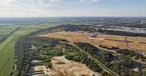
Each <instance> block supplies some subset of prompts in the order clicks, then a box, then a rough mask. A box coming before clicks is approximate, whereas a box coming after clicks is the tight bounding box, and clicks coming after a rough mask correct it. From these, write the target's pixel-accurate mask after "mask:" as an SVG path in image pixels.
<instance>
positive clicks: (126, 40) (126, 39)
mask: <svg viewBox="0 0 146 76" xmlns="http://www.w3.org/2000/svg"><path fill="white" fill-rule="evenodd" d="M125 43H126V48H129V45H128V37H127V36H126V37H125Z"/></svg>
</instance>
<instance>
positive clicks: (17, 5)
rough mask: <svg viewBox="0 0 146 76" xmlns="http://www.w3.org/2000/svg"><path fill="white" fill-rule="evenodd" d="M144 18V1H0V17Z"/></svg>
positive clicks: (145, 13)
mask: <svg viewBox="0 0 146 76" xmlns="http://www.w3.org/2000/svg"><path fill="white" fill-rule="evenodd" d="M42 16H43V17H47V16H146V0H0V17H42Z"/></svg>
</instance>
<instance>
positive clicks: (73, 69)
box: [48, 56, 100, 76]
mask: <svg viewBox="0 0 146 76" xmlns="http://www.w3.org/2000/svg"><path fill="white" fill-rule="evenodd" d="M52 64H53V69H50V70H49V71H48V75H50V76H93V75H94V76H100V74H98V73H96V72H93V71H92V70H90V69H89V68H88V67H87V66H86V65H85V64H82V63H78V62H74V61H70V60H66V59H65V58H64V56H60V57H53V58H52Z"/></svg>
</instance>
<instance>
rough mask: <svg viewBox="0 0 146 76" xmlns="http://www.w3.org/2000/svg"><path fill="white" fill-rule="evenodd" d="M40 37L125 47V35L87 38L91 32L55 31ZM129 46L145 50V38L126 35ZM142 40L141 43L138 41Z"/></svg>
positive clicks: (102, 35)
mask: <svg viewBox="0 0 146 76" xmlns="http://www.w3.org/2000/svg"><path fill="white" fill-rule="evenodd" d="M40 36H41V37H49V38H60V39H67V40H68V41H70V42H87V43H90V44H92V45H95V46H99V45H104V46H108V47H112V46H116V47H120V48H127V46H126V42H125V37H124V36H116V35H104V34H100V35H97V36H96V38H93V39H91V38H89V37H90V36H92V34H91V33H80V32H65V31H61V32H56V33H50V34H43V35H40ZM128 41H130V43H128V46H129V48H131V49H139V50H142V51H145V50H146V47H145V46H146V44H144V43H146V38H144V37H128ZM140 42H143V43H140Z"/></svg>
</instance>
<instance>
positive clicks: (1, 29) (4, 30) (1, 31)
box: [0, 25, 18, 39]
mask: <svg viewBox="0 0 146 76" xmlns="http://www.w3.org/2000/svg"><path fill="white" fill-rule="evenodd" d="M17 27H18V25H14V26H13V25H5V26H4V25H3V26H0V39H2V38H3V37H4V36H6V35H8V34H9V33H11V32H12V31H13V30H15V29H16V28H17Z"/></svg>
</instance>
